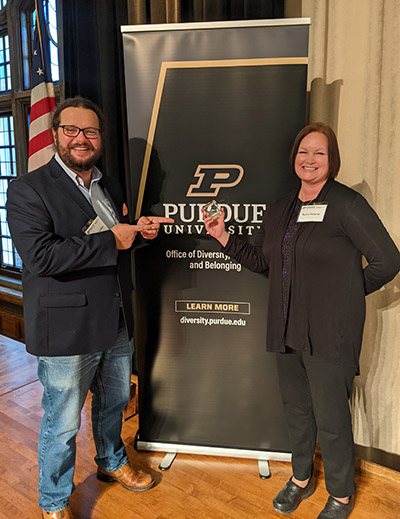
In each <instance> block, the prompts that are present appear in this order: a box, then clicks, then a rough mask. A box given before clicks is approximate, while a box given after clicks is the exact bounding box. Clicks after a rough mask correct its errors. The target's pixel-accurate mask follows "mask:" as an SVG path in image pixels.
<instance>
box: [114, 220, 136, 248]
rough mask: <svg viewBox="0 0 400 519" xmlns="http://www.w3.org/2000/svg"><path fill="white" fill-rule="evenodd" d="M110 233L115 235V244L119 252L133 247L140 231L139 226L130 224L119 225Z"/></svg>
mask: <svg viewBox="0 0 400 519" xmlns="http://www.w3.org/2000/svg"><path fill="white" fill-rule="evenodd" d="M110 231H111V232H112V233H113V234H114V238H115V243H116V246H117V249H118V250H126V249H130V248H131V247H132V243H133V242H134V240H135V238H136V234H137V233H138V231H139V229H138V226H137V225H129V224H128V223H118V224H117V225H114V227H111V229H110Z"/></svg>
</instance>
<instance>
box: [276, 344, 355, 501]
mask: <svg viewBox="0 0 400 519" xmlns="http://www.w3.org/2000/svg"><path fill="white" fill-rule="evenodd" d="M277 365H278V374H279V385H280V390H281V395H282V401H283V406H284V411H285V416H286V422H287V426H288V433H289V441H290V446H291V449H292V467H293V475H294V477H295V478H297V479H299V480H300V481H304V480H306V479H307V478H309V477H310V476H311V474H312V467H313V458H314V451H315V445H316V441H317V434H318V442H319V445H320V447H321V454H322V460H323V463H324V471H325V484H326V488H327V490H328V492H329V494H330V495H332V496H334V497H346V496H351V495H353V494H354V492H355V482H354V442H353V431H352V424H351V413H350V407H349V398H350V395H351V390H352V385H353V380H354V376H355V374H356V368H354V367H350V366H341V365H335V364H330V363H328V362H326V361H323V360H321V359H317V358H315V357H313V356H311V355H309V354H307V353H305V352H299V351H294V350H290V353H278V354H277Z"/></svg>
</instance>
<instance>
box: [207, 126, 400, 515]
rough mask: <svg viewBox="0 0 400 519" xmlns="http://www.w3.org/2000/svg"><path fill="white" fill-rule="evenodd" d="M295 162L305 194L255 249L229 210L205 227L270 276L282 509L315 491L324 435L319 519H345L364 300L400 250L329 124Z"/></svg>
mask: <svg viewBox="0 0 400 519" xmlns="http://www.w3.org/2000/svg"><path fill="white" fill-rule="evenodd" d="M290 163H291V166H292V169H293V171H294V172H295V173H296V175H297V176H298V177H299V179H300V181H301V186H300V189H298V190H295V191H293V192H291V193H289V194H288V195H286V196H284V197H283V198H281V199H279V200H278V201H277V202H275V203H274V204H273V205H271V206H270V207H269V209H268V210H267V212H266V214H265V216H264V220H263V223H262V226H261V228H260V230H259V232H258V234H257V235H256V238H255V243H254V245H252V244H248V243H246V242H244V241H242V240H240V238H238V237H237V236H235V235H230V234H229V233H228V232H227V231H226V229H225V225H224V213H222V215H221V216H220V217H219V218H218V219H216V220H212V219H211V218H207V217H205V218H204V223H205V227H206V229H207V231H208V232H209V234H210V235H211V236H213V237H214V238H216V239H217V240H218V241H219V242H220V243H221V245H222V250H223V252H224V253H226V254H228V255H229V256H231V257H232V258H234V259H235V260H236V261H238V262H240V263H241V264H242V265H243V266H245V267H247V268H249V269H250V270H252V271H254V272H268V275H269V279H270V295H269V298H270V300H269V307H268V317H267V323H268V328H267V330H268V331H267V351H271V352H276V354H277V366H278V375H279V384H280V389H281V394H282V400H283V406H284V410H285V415H286V421H287V425H288V432H289V439H290V445H291V450H292V469H293V476H292V477H291V478H290V480H289V481H288V482H287V483H286V485H285V486H284V488H283V489H282V490H281V491H280V492H279V493H278V494H277V495H276V496H275V498H274V501H273V506H274V509H275V510H276V511H277V512H279V513H282V514H290V513H292V512H293V511H294V510H295V509H296V508H297V507H298V505H299V504H300V502H301V501H302V500H303V499H306V498H307V497H309V496H311V494H312V493H313V492H314V488H315V481H314V477H313V456H314V450H315V445H316V439H317V433H318V441H319V444H320V447H321V453H322V458H323V462H324V469H325V483H326V488H327V490H328V492H329V494H330V496H329V498H328V501H327V504H326V506H325V508H324V510H322V512H321V513H320V514H319V516H318V519H345V518H346V517H348V516H349V515H350V513H351V511H352V509H353V506H354V493H355V483H354V443H353V434H352V426H351V415H350V409H349V403H348V400H349V397H350V394H351V389H352V384H353V379H354V376H355V375H356V374H357V371H358V360H359V355H360V349H361V341H362V332H363V326H364V319H365V296H366V295H368V294H370V293H371V292H374V291H375V290H378V289H379V288H381V287H382V286H383V285H384V284H385V283H387V282H389V281H390V280H391V279H393V277H394V276H395V275H396V274H397V272H398V271H399V270H400V253H399V251H398V250H397V248H396V246H395V244H394V243H393V241H392V239H391V238H390V236H389V234H388V233H387V231H386V229H385V227H384V226H383V224H382V223H381V221H380V220H379V218H378V216H377V215H376V213H375V212H374V210H373V209H372V208H371V207H370V206H369V204H368V203H367V201H366V200H365V199H364V198H363V197H362V196H361V195H360V194H359V193H357V192H356V191H354V190H352V189H350V188H348V187H346V186H344V185H343V184H340V183H338V182H336V181H335V180H334V179H335V177H336V176H337V174H338V171H339V168H340V155H339V149H338V144H337V140H336V136H335V134H334V132H333V130H332V129H331V128H330V127H328V126H326V125H324V124H322V123H314V124H310V125H308V126H306V127H305V128H303V129H302V130H301V131H300V132H299V134H298V135H297V136H296V139H295V141H294V143H293V147H292V151H291V154H290ZM363 256H364V257H365V259H366V260H367V266H366V267H365V268H363V265H362V257H363Z"/></svg>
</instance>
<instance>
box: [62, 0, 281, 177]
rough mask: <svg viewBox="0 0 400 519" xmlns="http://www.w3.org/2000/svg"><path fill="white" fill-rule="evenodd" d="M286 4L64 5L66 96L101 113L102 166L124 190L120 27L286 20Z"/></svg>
mask: <svg viewBox="0 0 400 519" xmlns="http://www.w3.org/2000/svg"><path fill="white" fill-rule="evenodd" d="M284 3H285V2H284V0H85V1H82V0H63V2H62V9H61V12H62V24H63V62H64V79H65V96H66V97H70V96H74V95H83V96H84V97H88V98H89V99H91V100H92V101H94V102H95V103H97V104H98V105H99V106H101V108H102V109H103V111H104V114H105V116H106V122H107V132H106V135H105V138H104V155H103V159H102V163H101V164H100V167H101V169H103V170H104V171H105V172H106V173H107V174H110V175H114V176H116V177H118V178H119V180H120V182H121V184H122V185H123V186H124V185H125V178H126V175H127V173H128V168H129V163H128V146H127V125H126V112H125V83H124V65H123V51H122V36H121V31H120V27H121V25H133V24H147V23H157V24H159V23H178V22H182V23H183V22H207V21H217V20H218V21H219V20H252V19H253V20H254V19H266V18H283V17H284Z"/></svg>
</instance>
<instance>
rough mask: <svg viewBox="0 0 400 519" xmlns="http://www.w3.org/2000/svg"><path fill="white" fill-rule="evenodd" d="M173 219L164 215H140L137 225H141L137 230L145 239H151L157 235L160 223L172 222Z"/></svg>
mask: <svg viewBox="0 0 400 519" xmlns="http://www.w3.org/2000/svg"><path fill="white" fill-rule="evenodd" d="M174 221H175V220H174V219H173V218H165V217H164V216H141V217H140V218H139V220H138V222H137V226H138V227H140V226H141V227H142V229H141V230H140V231H139V232H140V234H141V235H142V236H143V238H144V239H145V240H153V239H154V238H155V237H156V236H157V235H158V231H159V230H160V225H161V224H162V223H174Z"/></svg>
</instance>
